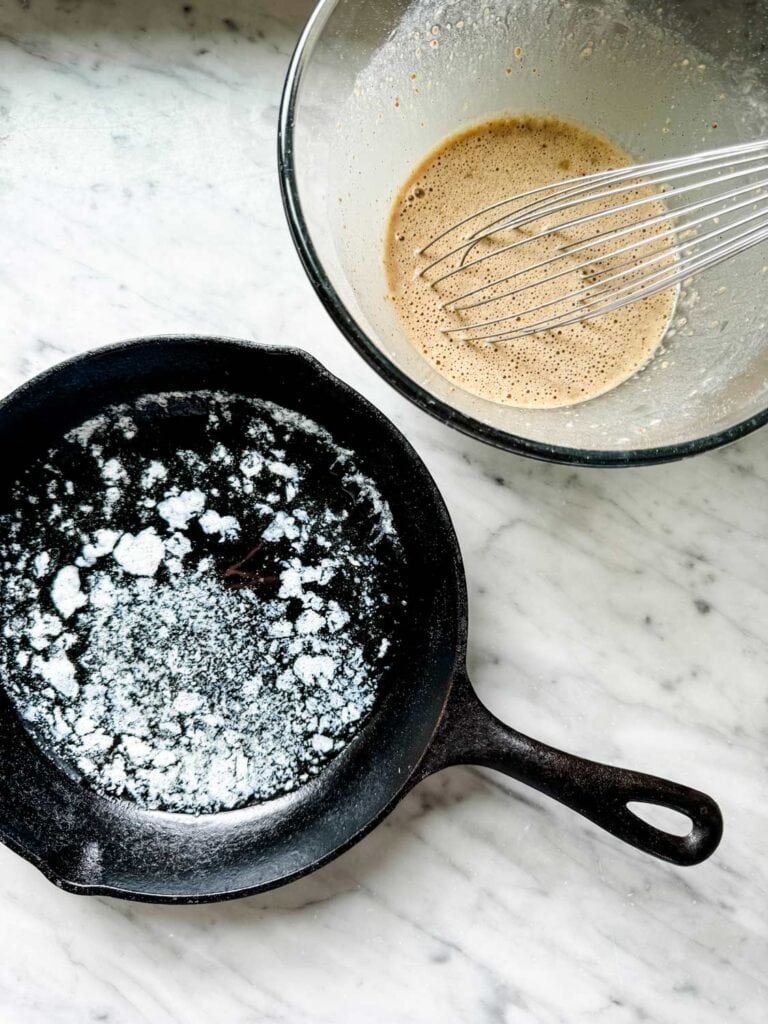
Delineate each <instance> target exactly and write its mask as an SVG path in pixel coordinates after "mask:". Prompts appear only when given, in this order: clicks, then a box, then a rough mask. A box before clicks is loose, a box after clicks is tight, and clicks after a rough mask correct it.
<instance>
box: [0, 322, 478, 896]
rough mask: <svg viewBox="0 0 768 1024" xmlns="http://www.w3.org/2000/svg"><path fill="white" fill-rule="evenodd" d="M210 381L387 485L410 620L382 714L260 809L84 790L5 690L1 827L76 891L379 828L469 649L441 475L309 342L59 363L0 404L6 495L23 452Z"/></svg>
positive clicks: (142, 887)
mask: <svg viewBox="0 0 768 1024" xmlns="http://www.w3.org/2000/svg"><path fill="white" fill-rule="evenodd" d="M201 389H207V390H222V391H230V392H233V393H236V394H244V395H249V396H255V397H260V398H265V399H268V400H270V401H272V402H275V403H277V404H282V405H284V406H285V407H287V408H290V409H295V410H298V411H299V412H302V413H304V414H305V415H307V416H309V417H310V418H311V419H313V420H315V422H317V423H320V424H321V425H322V426H324V427H326V428H327V429H328V430H329V431H330V432H331V434H332V435H333V437H334V439H335V440H336V441H337V443H339V444H341V445H342V446H345V447H349V448H351V449H353V450H354V451H355V452H356V453H358V464H360V465H362V466H363V468H364V470H365V472H366V473H368V474H369V475H370V476H372V477H373V479H375V480H376V481H377V482H378V483H379V485H380V487H381V490H382V492H383V493H384V494H385V495H386V497H387V499H388V501H389V502H390V505H391V507H392V511H393V514H394V516H395V521H396V522H397V524H398V528H399V533H400V535H401V538H402V543H403V547H404V549H405V559H406V563H407V572H406V570H405V567H404V573H405V574H406V577H407V583H408V586H407V591H408V604H409V617H408V621H407V623H406V624H405V625H404V626H403V629H402V633H401V635H400V636H399V642H398V652H397V655H396V660H395V662H394V664H393V665H392V668H391V670H390V671H389V672H388V674H387V675H386V678H385V679H384V680H383V681H382V684H381V688H380V695H379V699H378V701H377V705H376V707H375V709H374V712H373V714H372V715H371V717H370V718H369V720H368V721H367V723H366V725H365V726H364V728H363V729H362V730H361V731H360V733H359V734H358V736H357V737H356V739H355V740H354V741H353V742H352V743H350V744H349V745H348V746H347V747H346V749H345V750H344V751H343V752H342V754H341V755H340V756H338V757H337V758H336V759H335V760H334V761H333V762H331V764H330V765H329V766H328V767H327V768H326V769H325V770H324V771H323V772H322V773H321V775H319V776H318V777H316V778H315V779H313V780H312V781H310V782H309V783H308V784H306V785H305V786H303V787H302V788H301V789H299V790H298V791H296V792H294V793H292V794H289V795H287V796H283V797H280V798H278V799H276V800H273V801H270V802H268V803H266V804H263V805H261V806H253V807H250V808H245V809H242V810H237V811H231V812H227V813H220V814H212V815H207V816H201V817H199V818H192V817H189V816H184V815H178V814H166V813H161V812H156V811H152V812H150V811H143V810H140V809H139V808H137V807H136V806H135V805H133V804H131V803H129V802H126V801H122V800H113V799H109V798H105V797H100V796H97V795H95V794H94V793H93V792H92V791H90V790H88V789H84V788H82V787H80V786H78V785H77V784H76V783H75V782H73V781H72V780H71V779H70V778H69V777H68V776H67V775H65V774H63V773H62V772H61V771H60V770H59V769H58V768H56V767H55V766H54V765H53V763H52V762H51V761H49V760H48V759H47V758H46V757H44V756H42V755H41V753H40V752H39V751H38V749H37V748H36V747H35V746H34V745H33V744H32V743H31V741H30V740H29V739H28V738H27V735H26V732H25V731H24V729H23V726H22V725H21V724H20V721H19V719H18V717H17V715H16V713H15V711H14V710H13V708H12V706H11V704H10V701H9V700H8V697H7V696H6V695H5V692H2V693H1V694H0V700H2V702H3V713H2V715H1V716H0V752H1V756H2V761H1V764H2V767H1V768H0V835H1V836H2V839H3V840H4V842H6V843H7V845H9V846H10V847H12V848H13V849H15V850H16V851H17V852H18V853H20V854H21V855H22V856H24V857H26V858H27V859H29V860H30V861H32V862H33V863H34V864H36V865H37V866H38V867H39V868H40V869H41V870H42V871H43V872H44V873H45V874H46V875H48V876H49V877H50V878H51V879H52V880H53V881H55V882H56V883H57V884H59V885H61V886H63V887H64V888H67V889H70V890H72V891H77V892H90V893H94V892H100V893H110V894H113V895H123V896H129V897H132V898H137V899H142V898H143V899H149V900H157V901H174V900H179V901H197V900H201V899H207V900H211V899H222V898H227V897H231V896H235V895H242V894H244V893H246V892H253V891H256V890H259V889H263V888H268V887H271V886H274V885H278V884H281V883H283V882H285V881H287V880H289V879H290V878H292V877H296V876H298V875H301V874H303V873H305V872H307V871H309V870H311V869H312V868H314V867H316V866H317V865H318V864H319V863H321V862H322V861H324V860H326V859H328V858H329V857H330V856H332V855H334V854H335V853H337V852H340V850H341V849H343V848H344V847H346V846H348V845H349V844H350V843H351V842H352V841H353V839H354V838H355V837H356V836H357V835H358V834H360V833H361V832H363V831H364V830H367V829H368V828H369V827H371V826H372V824H373V823H374V822H375V821H376V820H377V819H378V818H379V817H380V816H381V815H382V814H383V813H384V811H385V809H386V808H387V806H388V805H389V804H390V803H391V802H392V800H393V799H394V798H395V796H396V795H397V794H398V793H399V792H400V791H401V790H402V789H403V788H404V786H405V785H406V782H407V780H408V778H409V776H410V774H411V769H412V767H413V766H414V765H415V764H416V763H417V762H418V761H419V759H420V758H421V756H422V754H423V752H424V750H425V749H426V747H427V745H428V743H429V740H430V737H431V734H432V731H433V729H434V727H435V722H436V721H437V719H438V717H439V714H440V709H441V706H442V704H443V702H444V700H445V696H446V692H447V689H448V687H449V684H450V680H451V679H452V678H453V676H454V675H455V671H456V667H457V666H458V665H460V664H461V663H462V661H463V653H464V652H463V645H464V636H465V629H466V626H465V622H466V610H465V595H464V582H463V575H462V569H461V563H460V557H459V554H458V549H457V546H456V543H455V538H454V535H453V531H452V527H451V524H450V521H449V519H448V516H447V513H446V510H445V506H444V505H443V503H442V500H441V498H440V496H439V494H438V492H437V490H436V488H435V486H434V484H433V482H432V480H431V478H430V477H429V474H428V473H427V472H426V470H425V469H424V467H423V465H422V464H421V462H420V461H419V459H418V457H417V456H416V455H415V453H414V452H413V451H412V449H411V448H410V446H409V445H408V444H407V442H405V441H404V439H403V438H402V436H401V435H400V434H399V433H398V432H397V431H396V430H395V428H394V427H393V426H392V425H391V424H390V423H389V422H388V421H387V420H386V419H385V418H384V417H383V416H382V415H381V414H380V413H378V412H377V410H376V409H374V408H373V407H372V406H371V405H369V404H368V403H367V402H366V401H365V400H364V399H362V398H361V397H360V396H359V395H358V394H356V393H355V392H354V391H352V390H351V389H349V388H347V387H346V386H345V385H343V384H342V383H341V382H340V381H338V380H337V379H335V378H334V377H332V376H331V375H330V374H328V373H327V372H326V371H325V370H324V369H323V368H322V367H321V366H320V365H319V364H318V363H317V362H316V361H315V360H314V359H312V358H311V357H309V356H307V355H306V354H304V353H301V352H299V351H297V350H292V349H281V348H271V347H262V346H254V345H250V344H247V343H242V342H231V341H221V340H213V339H194V338H192V339H182V338H161V339H148V340H142V341H138V342H129V343H126V344H122V345H117V346H111V347H108V348H105V349H101V350H98V351H96V352H92V353H90V354H88V355H86V356H83V357H78V358H76V359H74V360H71V361H69V362H67V363H64V364H61V365H59V366H57V367H55V368H54V369H52V370H50V371H49V372H47V373H45V374H42V375H41V376H40V377H37V378H36V379H35V380H33V381H31V382H29V383H28V384H26V385H24V386H23V387H22V388H20V389H19V390H18V391H16V392H15V393H14V394H12V395H11V396H10V397H9V398H7V399H6V400H5V401H4V402H3V403H2V404H0V445H1V446H2V450H3V452H4V453H5V458H4V462H3V469H2V480H1V481H0V494H2V495H4V494H5V493H6V491H7V487H8V485H9V484H10V483H11V482H12V480H13V479H14V478H15V477H16V476H17V475H18V473H19V472H20V471H21V470H22V469H23V467H24V466H25V464H27V463H28V462H29V461H31V460H32V459H33V458H34V457H35V456H36V455H41V454H43V453H44V452H45V451H46V450H48V448H50V447H51V445H53V444H55V443H56V442H57V441H58V440H60V438H61V436H62V434H63V433H65V432H66V431H67V430H68V429H70V428H72V427H74V426H77V425H78V424H80V423H82V422H83V421H84V420H86V419H88V418H89V417H91V416H94V415H96V414H98V413H99V412H100V411H102V410H103V408H104V407H105V406H106V405H110V404H113V403H119V402H125V401H128V400H130V399H131V398H135V397H138V396H140V395H143V394H149V393H152V392H158V391H168V390H173V391H185V390H201ZM0 500H3V499H0ZM405 708H407V709H408V710H407V713H404V709H405Z"/></svg>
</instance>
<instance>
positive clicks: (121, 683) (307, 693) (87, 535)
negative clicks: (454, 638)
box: [0, 392, 404, 813]
mask: <svg viewBox="0 0 768 1024" xmlns="http://www.w3.org/2000/svg"><path fill="white" fill-rule="evenodd" d="M0 528H1V529H2V537H3V539H2V541H1V542H0V561H2V565H3V583H2V589H1V591H0V614H1V615H2V622H3V626H2V629H3V644H2V650H1V651H0V668H1V669H2V673H3V679H4V684H5V687H6V689H7V692H8V693H9V695H10V697H11V700H12V701H13V703H14V705H15V706H16V708H17V710H18V712H19V713H20V715H21V717H22V719H23V721H24V723H25V727H26V728H27V730H28V732H29V734H30V735H31V737H32V738H33V740H34V741H35V742H36V743H37V744H38V745H39V746H40V748H41V749H43V750H44V751H45V752H46V753H47V754H48V756H50V757H51V758H52V759H54V760H55V761H56V762H57V763H58V764H60V765H61V766H62V767H63V768H64V769H65V770H66V771H68V773H69V774H70V775H72V776H74V777H76V778H78V779H79V780H80V781H81V783H82V784H84V785H86V786H89V787H91V788H93V789H94V790H96V791H97V792H100V793H103V794H106V795H109V796H113V797H122V798H127V799H130V800H133V801H135V802H136V803H137V804H139V805H140V806H142V807H145V808H150V809H160V810H168V811H176V812H182V813H205V812H215V811H220V810H226V809H232V808H236V807H241V806H244V805H246V804H248V803H252V802H256V801H263V800H267V799H270V798H273V797H276V796H279V795H281V794H284V793H287V792H290V791H292V790H295V789H296V788H298V787H299V786H301V785H303V784H304V783H306V782H307V781H308V780H309V779H310V778H311V777H312V776H313V775H316V774H317V773H318V772H320V771H321V770H322V769H323V768H324V767H325V766H326V765H327V764H328V763H329V762H330V761H331V760H332V759H333V758H334V757H335V756H337V755H338V753H339V752H340V751H341V750H343V748H344V747H345V746H346V745H347V744H348V743H349V742H350V741H351V740H352V738H353V737H354V736H355V734H356V733H357V731H358V730H359V729H360V727H361V726H362V724H363V723H364V721H365V718H366V716H367V714H368V713H369V712H370V710H371V708H372V707H373V704H374V701H375V699H376V695H377V691H378V686H379V682H380V680H381V678H382V675H383V674H384V672H385V671H386V670H387V668H388V666H389V664H390V658H391V654H392V647H391V644H392V637H393V634H394V632H395V630H396V627H397V623H398V621H399V619H400V617H401V615H402V611H403V604H404V601H403V598H402V587H401V580H402V575H403V574H402V557H403V556H402V549H401V547H400V544H399V542H398V539H397V536H396V532H395V528H394V525H393V522H392V517H391V514H390V511H389V507H388V505H387V503H386V501H385V500H384V499H383V497H382V496H381V494H380V493H379V491H378V489H377V487H376V485H375V483H374V481H373V480H371V479H370V478H368V477H367V476H366V475H365V474H364V473H363V472H362V471H361V469H360V468H359V467H358V465H357V464H356V461H355V457H354V456H353V455H352V453H351V452H349V451H347V450H345V449H343V448H340V447H339V446H337V445H336V444H335V443H334V441H333V439H332V437H331V436H330V435H329V434H328V433H327V432H326V431H325V430H324V429H322V428H321V427H319V426H318V425H317V424H316V423H314V422H313V421H311V420H309V419H307V418H306V417H303V416H301V415H300V414H298V413H296V412H292V411H290V410H287V409H284V408H282V407H279V406H276V405H273V404H271V403H268V402H264V401H260V400H255V399H250V398H244V397H239V396H233V395H226V394H223V393H220V392H192V393H178V394H177V393H164V394H159V395H152V396H146V397H144V398H141V399H139V400H137V401H136V402H135V403H132V404H130V405H122V406H116V407H112V408H110V409H108V410H106V411H105V413H104V414H103V415H102V416H100V417H98V418H96V419H93V420H90V421H88V422H87V423H84V424H83V425H82V426H81V427H79V428H78V429H76V430H74V431H72V432H71V433H70V434H68V435H67V436H66V438H64V440H63V441H62V442H61V444H59V445H58V446H57V447H56V448H54V449H52V450H51V451H49V452H48V454H47V455H46V457H45V458H43V459H41V460H39V461H38V462H36V463H34V464H32V465H30V466H29V467H28V468H27V470H26V471H25V473H24V475H23V477H22V478H20V479H19V480H18V481H17V483H16V484H15V486H14V491H13V500H12V502H11V505H10V511H9V512H8V513H7V514H5V515H3V516H2V517H1V518H0Z"/></svg>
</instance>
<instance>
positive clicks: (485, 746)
mask: <svg viewBox="0 0 768 1024" xmlns="http://www.w3.org/2000/svg"><path fill="white" fill-rule="evenodd" d="M458 764H474V765H481V766H482V767H484V768H493V769H495V770H496V771H500V772H503V773H504V774H505V775H508V776H510V777H511V778H513V779H516V780H517V781H518V782H523V783H525V784H526V785H527V786H531V787H532V788H533V789H537V790H538V791H539V792H540V793H544V794H546V795H547V796H550V797H552V798H553V799H554V800H557V801H558V802H559V803H561V804H565V805H566V806H567V807H570V808H571V810H574V811H576V812H577V813H578V814H581V815H582V816H583V817H585V818H588V819H589V820H590V821H592V822H594V824H596V825H599V826H600V827H601V828H603V829H605V831H606V832H609V833H610V834H611V835H613V836H616V838H617V839H621V840H623V841H624V842H625V843H628V844H629V845H630V846H634V847H635V848H636V849H638V850H641V851H642V852H644V853H649V854H651V855H652V856H654V857H658V858H659V859H660V860H665V861H668V862H669V863H670V864H677V865H678V866H680V867H689V866H692V865H694V864H699V863H701V861H703V860H706V859H707V857H709V856H711V855H712V854H713V853H714V851H715V850H716V849H717V846H718V844H719V843H720V839H721V838H722V834H723V819H722V815H721V813H720V808H719V807H718V806H717V804H716V803H715V801H714V800H713V799H712V798H711V797H709V796H707V795H706V793H701V792H699V790H696V789H691V788H690V787H688V786H683V785H680V784H679V783H676V782H670V781H669V780H668V779H662V778H658V777H657V776H655V775H645V774H643V773H642V772H634V771H630V770H628V769H626V768H615V767H613V766H612V765H606V764H600V763H599V762H597V761H589V760H587V759H586V758H582V757H577V756H576V755H574V754H567V753H565V752H564V751H562V750H556V749H555V748H554V747H550V746H547V745H546V744H545V743H540V742H539V741H538V740H534V739H531V738H530V737H528V736H524V735H523V734H522V733H519V732H516V731H515V730H514V729H512V728H510V727H509V726H508V725H505V724H504V723H503V722H501V721H499V719H498V718H496V717H495V715H493V714H491V712H490V711H489V710H488V709H487V708H486V707H485V706H484V705H483V704H482V703H481V702H480V700H479V699H478V697H477V695H476V694H475V691H474V690H473V688H472V685H471V683H470V682H469V680H468V679H467V678H466V677H462V678H459V679H457V680H456V681H455V683H454V685H453V687H452V690H451V695H450V697H449V700H448V704H447V706H446V708H445V710H444V713H443V718H442V720H441V723H440V726H439V728H438V730H437V732H436V734H435V736H434V738H433V741H432V746H431V747H430V749H429V751H428V753H427V755H426V757H425V759H424V761H423V762H422V765H421V766H420V771H419V778H426V776H428V775H431V774H432V773H434V772H436V771H439V770H440V769H442V768H447V767H449V766H450V765H458ZM638 804H640V805H649V804H650V805H653V806H654V807H659V808H665V809H666V810H667V811H672V812H677V814H678V815H683V816H684V817H685V818H687V819H688V823H689V827H688V830H687V831H686V834H685V835H680V834H678V831H679V821H678V822H676V823H675V827H674V828H671V829H670V828H669V826H668V825H667V826H665V827H658V826H657V825H654V824H652V823H651V822H650V821H648V820H646V819H645V818H644V817H642V816H641V815H640V814H638V813H635V811H633V810H632V808H631V806H630V805H638ZM646 813H647V811H646ZM667 818H668V815H667ZM657 820H658V818H657Z"/></svg>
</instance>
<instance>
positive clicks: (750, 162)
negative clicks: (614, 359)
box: [420, 140, 768, 341]
mask: <svg viewBox="0 0 768 1024" xmlns="http://www.w3.org/2000/svg"><path fill="white" fill-rule="evenodd" d="M765 172H768V140H764V141H757V142H749V143H744V144H741V145H737V146H727V147H725V148H722V149H715V150H709V151H707V152H704V153H696V154H694V155H690V156H684V157H678V158H674V159H668V160H657V161H655V162H653V163H647V164H636V165H634V166H632V167H621V168H618V169H617V170H611V171H601V172H599V173H597V174H590V175H587V176H584V177H579V178H570V179H568V180H566V181H561V182H556V183H554V184H550V185H543V186H540V187H539V188H535V189H531V190H530V191H528V192H523V193H520V194H518V195H513V196H510V197H508V198H504V199H501V200H499V201H498V202H496V203H493V204H492V205H490V206H486V207H485V208H484V209H482V210H478V211H477V212H476V213H473V214H472V215H470V216H469V217H465V218H463V219H462V220H460V221H458V222H457V223H455V224H452V225H451V226H450V227H449V228H446V229H445V230H444V231H441V232H440V234H439V235H437V236H436V237H435V238H433V239H432V240H431V241H430V242H429V243H428V244H427V245H425V246H424V247H423V248H422V249H421V250H420V255H424V256H428V257H429V258H430V262H429V263H428V264H427V265H426V266H425V267H424V268H423V269H422V270H421V271H420V276H422V277H426V278H427V280H429V281H430V284H431V286H432V287H433V288H439V287H440V285H441V284H445V283H446V282H449V281H451V279H456V280H453V281H452V283H451V285H450V286H449V289H450V293H451V295H450V298H448V299H447V300H446V301H445V302H444V303H443V305H442V308H443V309H445V310H446V311H450V312H453V313H459V314H462V323H461V324H459V325H458V326H451V327H446V328H445V333H446V334H448V335H452V336H455V337H456V338H457V339H460V340H483V341H502V340H505V339H512V338H517V337H522V336H524V335H529V334H534V333H538V332H539V331H548V330H553V329H559V328H562V327H567V326H569V325H571V324H576V323H580V322H582V321H587V320H592V319H594V318H595V317H599V316H603V315H605V314H606V313H611V312H613V311H614V310H617V309H619V308H621V307H622V306H625V305H627V304H628V303H631V302H636V301H638V300H639V299H642V298H645V297H647V296H651V295H654V294H656V293H658V292H660V291H663V290H665V289H667V288H673V287H675V286H677V285H678V284H680V283H681V282H683V281H687V280H688V279H689V278H690V277H692V276H693V275H694V274H698V273H699V272H701V271H703V270H706V269H707V268H709V267H713V266H715V265H716V264H718V263H721V262H722V261H723V260H726V259H730V257H732V256H735V255H737V254H738V253H740V252H743V251H744V250H746V249H749V248H751V247H752V246H753V245H757V244H758V243H759V242H763V241H765V240H767V239H768V175H766V173H765ZM739 179H742V180H741V181H739ZM728 183H732V184H728ZM662 203H663V206H662ZM649 206H650V207H651V211H650V214H649V211H648V207H649ZM617 216H619V217H623V218H624V219H625V220H626V223H623V224H622V225H621V226H618V227H613V228H611V229H609V230H605V225H603V230H601V221H604V220H605V219H606V218H607V217H612V218H616V217H617ZM459 233H461V235H460V234H459ZM568 235H570V236H571V239H570V240H569V239H568ZM574 235H575V236H576V238H577V240H575V241H574V240H572V239H573V237H574ZM459 237H461V241H457V238H459ZM441 243H442V245H441ZM446 246H447V249H445V247H446ZM542 246H548V248H547V249H546V250H545V253H546V255H545V256H544V258H541V256H542V248H541V247H542ZM442 249H445V251H440V250H442ZM515 250H518V252H517V253H516V254H515V264H514V266H515V269H514V270H513V272H512V273H509V274H506V275H504V274H502V275H501V276H497V275H496V273H495V272H494V270H493V266H494V265H493V261H494V260H496V261H498V260H499V258H500V257H504V256H505V255H507V254H512V253H513V252H514V251H515ZM537 250H538V257H537V258H533V259H531V262H528V257H529V254H531V253H534V254H535V253H537ZM573 274H577V275H578V278H577V281H578V284H579V286H578V287H575V288H574V287H572V285H573V279H572V280H571V282H570V284H571V287H568V281H567V279H568V276H569V275H570V276H571V277H572V275H573ZM477 277H480V282H479V284H478V283H477V280H476V278H477ZM470 279H471V280H472V283H473V284H476V287H472V288H469V289H468V290H466V291H461V289H460V291H461V293H460V294H458V295H455V294H453V292H454V291H455V288H456V283H457V281H458V282H462V281H464V282H467V281H469V280H470ZM560 279H564V280H563V281H562V283H561V284H562V285H563V286H565V287H563V291H562V294H560V293H559V292H558V294H556V295H554V297H549V295H550V294H551V286H552V282H560ZM507 284H510V285H511V287H510V288H509V289H508V290H505V289H504V288H503V286H504V285H507ZM561 284H558V285H557V286H556V288H557V289H559V288H560V287H561ZM542 287H546V288H547V289H548V291H547V296H548V297H547V298H546V300H545V301H542V302H536V301H533V302H532V301H531V294H530V293H531V292H532V290H534V289H536V288H542ZM526 293H529V294H527V295H526ZM533 295H534V297H535V295H536V293H535V291H533ZM494 304H495V305H494ZM500 304H501V305H500ZM483 306H488V307H491V308H490V309H489V310H488V312H489V313H493V315H492V316H488V317H487V318H486V319H482V318H481V316H482V315H481V314H477V316H475V315H470V316H467V315H466V314H467V312H468V311H470V310H476V309H479V308H480V307H483ZM472 321H474V322H472Z"/></svg>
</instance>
